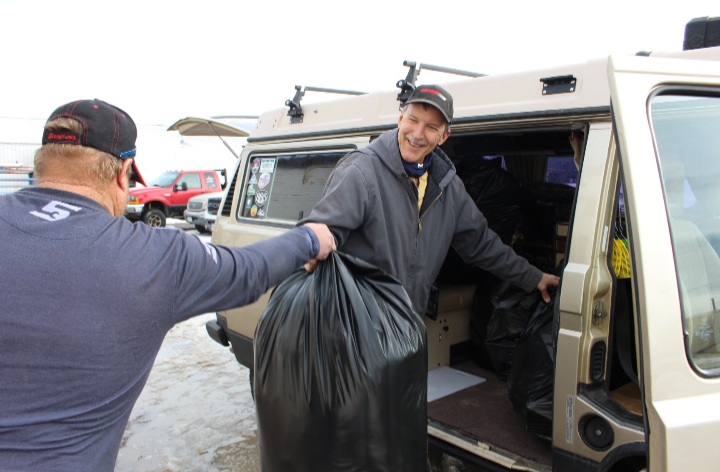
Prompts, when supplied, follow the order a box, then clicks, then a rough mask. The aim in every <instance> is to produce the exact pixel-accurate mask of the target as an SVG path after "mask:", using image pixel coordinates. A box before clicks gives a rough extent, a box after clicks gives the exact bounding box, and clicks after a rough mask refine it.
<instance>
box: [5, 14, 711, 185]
mask: <svg viewBox="0 0 720 472" xmlns="http://www.w3.org/2000/svg"><path fill="white" fill-rule="evenodd" d="M715 15H720V5H718V4H717V1H710V0H682V1H677V2H658V1H657V0H653V1H648V0H596V1H593V2H540V1H537V0H515V1H512V0H498V1H493V2H489V1H485V0H467V1H461V0H441V1H432V2H430V1H416V2H408V1H395V0H364V1H358V2H345V1H342V0H327V1H326V0H306V1H302V0H295V1H287V0H278V1H272V0H252V1H248V0H202V1H198V0H195V1H187V0H168V1H165V0H122V1H120V0H116V1H107V0H64V1H49V0H0V44H2V45H3V47H2V59H1V61H0V64H1V66H2V69H1V70H2V79H0V144H2V143H3V142H4V143H8V142H10V143H17V142H25V143H39V140H40V136H41V134H42V123H43V121H44V120H45V119H46V118H47V117H48V115H49V114H50V113H51V112H52V111H53V110H54V109H55V108H56V107H58V106H59V105H61V104H64V103H67V102H69V101H73V100H77V99H84V98H99V99H102V100H105V101H107V102H110V103H112V104H114V105H116V106H118V107H120V108H122V109H124V110H125V111H126V112H128V113H129V114H130V115H131V116H132V117H133V118H134V119H135V121H136V123H137V124H138V125H139V133H138V141H137V144H138V160H137V162H138V166H139V167H140V170H141V172H142V173H143V175H144V176H145V177H146V180H150V179H152V178H153V177H154V176H156V175H157V174H159V173H161V172H162V171H164V170H168V169H183V168H184V169H189V168H196V169H197V168H207V167H215V168H220V167H224V168H229V169H232V168H233V167H234V165H235V159H234V157H233V156H232V154H231V153H229V152H228V151H227V149H226V148H225V147H224V146H223V145H222V143H221V142H220V141H219V140H217V139H216V138H194V139H193V138H186V139H184V140H183V139H182V138H181V137H180V136H178V135H177V133H175V132H171V133H168V132H167V131H166V129H167V127H168V126H169V125H171V124H172V123H174V122H175V121H177V120H178V119H180V118H183V117H186V116H218V115H259V114H261V113H262V112H263V111H266V110H268V109H273V108H278V107H283V106H284V103H285V100H287V99H290V98H293V96H294V93H295V89H294V87H295V85H305V86H315V87H323V88H335V89H343V90H356V91H367V92H370V91H374V90H383V89H385V90H387V89H395V83H396V82H397V81H398V80H399V79H403V78H405V75H406V74H407V71H408V69H407V68H406V67H404V66H403V61H404V60H409V61H416V62H420V63H426V64H432V65H437V66H443V67H447V68H453V69H460V70H467V71H473V72H480V73H486V74H498V73H503V72H515V71H521V70H528V69H535V68H543V67H546V66H556V65H562V64H571V63H576V62H584V61H586V60H588V59H595V58H598V57H603V56H608V55H610V54H613V53H620V54H634V53H636V52H638V51H677V50H681V49H682V43H683V35H684V32H685V25H686V23H687V22H688V21H689V20H691V19H693V18H697V17H704V16H715ZM458 79H459V77H457V76H455V77H453V76H448V75H447V74H441V73H438V72H434V71H430V70H423V71H422V72H421V74H420V76H419V77H418V82H417V83H418V84H421V83H433V82H442V81H448V80H458ZM325 97H327V96H325ZM325 97H323V95H322V94H318V93H312V92H308V93H307V94H306V95H305V98H304V103H310V102H312V101H313V100H322V99H327V98H325ZM28 118H30V119H28ZM208 140H212V142H210V141H208ZM242 142H244V140H240V141H238V140H237V139H236V140H235V143H231V144H232V145H233V146H234V148H235V149H236V151H239V150H240V147H241V146H242ZM27 147H28V148H29V147H30V146H29V145H28V146H27ZM3 160H4V161H7V162H5V163H6V164H8V163H16V164H17V163H20V164H23V163H24V164H28V165H31V164H32V154H31V153H30V152H29V151H28V153H27V154H26V155H25V156H24V161H23V159H22V158H16V157H12V156H10V157H8V156H0V163H2V162H3Z"/></svg>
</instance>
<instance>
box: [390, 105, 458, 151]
mask: <svg viewBox="0 0 720 472" xmlns="http://www.w3.org/2000/svg"><path fill="white" fill-rule="evenodd" d="M398 130H399V132H398V145H399V146H400V155H401V156H402V158H403V160H404V161H405V162H409V163H413V164H415V163H422V162H423V161H424V160H425V156H427V155H428V154H430V153H431V152H432V150H433V149H435V147H436V146H439V145H441V144H442V143H444V142H445V140H447V138H448V137H449V136H450V130H449V129H448V124H447V122H446V121H445V118H444V117H443V115H442V114H441V113H440V111H439V110H438V109H437V108H435V107H434V106H432V105H426V104H423V103H411V104H409V105H408V106H407V107H406V108H405V109H404V110H403V112H402V113H401V114H400V118H399V119H398Z"/></svg>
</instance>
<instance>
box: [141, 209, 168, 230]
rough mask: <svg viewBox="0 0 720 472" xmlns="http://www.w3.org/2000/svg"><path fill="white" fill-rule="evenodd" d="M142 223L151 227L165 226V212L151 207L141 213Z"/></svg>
mask: <svg viewBox="0 0 720 472" xmlns="http://www.w3.org/2000/svg"><path fill="white" fill-rule="evenodd" d="M142 220H143V223H145V224H146V225H148V226H152V227H153V228H163V227H165V213H164V212H163V211H162V210H158V209H157V208H151V209H149V210H148V211H146V212H145V213H144V214H143V219H142Z"/></svg>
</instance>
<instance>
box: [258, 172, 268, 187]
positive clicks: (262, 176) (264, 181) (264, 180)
mask: <svg viewBox="0 0 720 472" xmlns="http://www.w3.org/2000/svg"><path fill="white" fill-rule="evenodd" d="M269 183H270V174H260V180H258V187H260V188H265V187H267V185H268V184H269Z"/></svg>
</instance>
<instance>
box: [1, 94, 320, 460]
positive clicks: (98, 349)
mask: <svg viewBox="0 0 720 472" xmlns="http://www.w3.org/2000/svg"><path fill="white" fill-rule="evenodd" d="M136 134H137V133H136V128H135V124H134V123H133V121H132V119H131V118H130V117H129V116H128V115H127V113H125V112H124V111H122V110H120V109H119V108H117V107H114V106H112V105H109V104H108V103H105V102H103V101H100V100H80V101H76V102H72V103H69V104H66V105H63V106H61V107H60V108H58V109H57V110H56V111H55V112H53V114H52V115H51V116H50V118H49V119H48V121H47V123H46V125H45V130H44V134H43V140H42V143H43V146H42V147H41V148H40V149H39V150H38V151H37V153H36V155H35V175H36V177H37V179H38V184H37V186H35V187H28V188H25V189H22V190H19V191H18V192H15V193H13V194H10V195H6V196H2V197H0V234H2V239H3V241H2V244H1V245H0V267H2V271H0V291H1V292H2V298H3V306H2V310H0V326H1V327H2V329H0V379H2V380H1V381H0V470H2V471H29V470H43V471H45V470H53V471H54V470H62V471H70V470H72V471H112V470H113V469H114V467H115V460H116V458H117V453H118V449H119V447H120V441H121V439H122V435H123V431H124V429H125V425H126V423H127V420H128V417H129V415H130V412H131V410H132V407H133V405H134V404H135V401H136V400H137V398H138V396H139V395H140V392H141V391H142V389H143V387H144V385H145V381H146V380H147V377H148V374H149V373H150V369H151V368H152V365H153V361H154V359H155V356H156V354H157V352H158V350H159V348H160V345H161V343H162V341H163V338H164V337H165V334H166V333H167V331H168V330H169V329H170V328H171V327H172V326H173V325H175V324H176V323H178V322H180V321H183V320H186V319H188V318H190V317H192V316H194V315H199V314H202V313H207V312H213V311H220V310H225V309H228V308H232V307H237V306H241V305H244V304H247V303H251V302H253V301H254V300H256V299H257V298H258V297H259V296H260V295H262V294H263V293H264V292H265V291H266V290H267V289H268V288H270V287H272V286H273V285H276V284H277V283H278V282H279V281H281V280H282V279H283V278H285V277H286V276H288V275H290V274H291V273H292V272H293V271H294V270H296V269H298V268H299V267H300V266H302V265H303V264H304V263H306V262H308V261H309V260H311V259H314V258H317V259H324V258H326V257H327V256H328V254H329V253H330V251H332V249H333V248H334V241H333V236H332V234H331V233H330V231H329V230H328V228H327V227H326V226H325V225H324V224H307V225H304V226H301V227H298V228H296V229H294V230H293V231H290V232H287V233H285V234H283V235H282V236H278V237H277V238H273V239H269V240H266V241H264V242H261V243H257V244H255V245H251V246H247V247H245V248H226V247H222V246H214V245H211V244H204V243H203V242H202V241H200V239H199V238H197V237H195V236H192V235H186V234H184V233H183V232H182V231H178V230H176V229H155V228H150V227H148V226H145V225H144V224H142V223H138V224H133V223H131V222H129V221H128V220H127V219H125V218H122V216H123V213H124V211H125V205H126V203H127V197H128V187H129V180H130V178H135V179H138V180H141V177H140V174H139V172H137V168H136V166H135V162H134V159H135V154H136V151H135V138H136Z"/></svg>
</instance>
